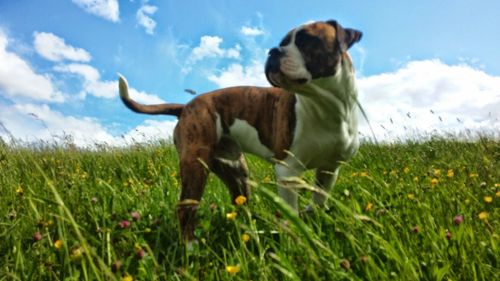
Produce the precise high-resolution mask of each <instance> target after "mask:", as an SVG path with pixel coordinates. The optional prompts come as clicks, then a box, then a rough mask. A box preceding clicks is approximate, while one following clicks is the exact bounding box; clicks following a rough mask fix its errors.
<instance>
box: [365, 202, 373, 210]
mask: <svg viewBox="0 0 500 281" xmlns="http://www.w3.org/2000/svg"><path fill="white" fill-rule="evenodd" d="M372 209H373V204H372V203H371V202H368V204H366V207H365V212H369V211H371V210H372Z"/></svg>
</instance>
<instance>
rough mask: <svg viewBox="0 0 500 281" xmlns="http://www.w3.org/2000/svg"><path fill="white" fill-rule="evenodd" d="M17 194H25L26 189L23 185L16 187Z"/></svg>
mask: <svg viewBox="0 0 500 281" xmlns="http://www.w3.org/2000/svg"><path fill="white" fill-rule="evenodd" d="M16 194H17V195H18V196H23V194H24V189H23V188H22V187H20V186H19V187H18V188H17V189H16Z"/></svg>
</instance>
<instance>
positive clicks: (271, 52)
mask: <svg viewBox="0 0 500 281" xmlns="http://www.w3.org/2000/svg"><path fill="white" fill-rule="evenodd" d="M281 54H282V52H281V51H280V49H279V48H272V49H271V50H269V54H268V56H269V57H274V56H281Z"/></svg>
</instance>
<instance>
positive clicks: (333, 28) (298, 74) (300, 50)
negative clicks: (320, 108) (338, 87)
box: [265, 20, 362, 90]
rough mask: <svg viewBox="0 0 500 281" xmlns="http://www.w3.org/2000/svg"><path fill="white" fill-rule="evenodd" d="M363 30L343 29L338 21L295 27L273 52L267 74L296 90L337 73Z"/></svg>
mask: <svg viewBox="0 0 500 281" xmlns="http://www.w3.org/2000/svg"><path fill="white" fill-rule="evenodd" d="M361 36H362V33H361V32H360V31H358V30H355V29H351V28H343V27H342V26H341V25H340V24H339V23H337V22H336V21H334V20H330V21H326V22H314V23H309V24H305V25H302V26H299V27H297V28H295V29H292V30H291V31H290V32H288V34H287V35H286V36H285V38H283V40H282V41H281V43H280V45H279V47H276V48H273V49H271V50H270V51H269V56H268V58H267V62H266V69H265V71H266V77H267V79H268V81H269V82H270V83H271V84H272V85H273V86H276V87H282V88H285V89H288V90H293V89H295V88H297V87H301V86H304V85H307V84H308V83H310V82H312V81H314V80H316V79H319V78H328V77H332V76H335V75H336V74H337V73H338V71H339V68H340V67H341V64H342V62H343V60H348V63H349V65H350V67H351V68H352V64H351V62H350V58H349V56H348V55H347V50H348V49H349V48H350V47H351V46H352V45H353V44H354V43H356V42H358V41H359V40H360V39H361Z"/></svg>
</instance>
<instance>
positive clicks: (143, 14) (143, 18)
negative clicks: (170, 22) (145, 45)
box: [136, 5, 158, 35]
mask: <svg viewBox="0 0 500 281" xmlns="http://www.w3.org/2000/svg"><path fill="white" fill-rule="evenodd" d="M157 10H158V7H156V6H152V5H143V6H142V7H141V8H140V9H139V10H138V11H137V14H136V18H137V23H138V24H139V25H140V26H142V27H144V29H145V30H146V33H148V34H151V35H152V34H153V33H154V30H155V28H156V22H155V21H154V20H153V19H152V18H151V17H150V16H152V15H154V14H155V13H156V11H157Z"/></svg>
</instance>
